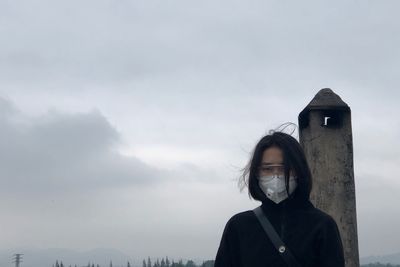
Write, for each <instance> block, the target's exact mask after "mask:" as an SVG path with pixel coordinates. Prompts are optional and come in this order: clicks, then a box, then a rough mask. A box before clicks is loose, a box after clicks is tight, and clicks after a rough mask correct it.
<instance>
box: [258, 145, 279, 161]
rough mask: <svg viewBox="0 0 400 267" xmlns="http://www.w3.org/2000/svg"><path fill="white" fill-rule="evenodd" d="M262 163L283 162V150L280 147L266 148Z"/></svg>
mask: <svg viewBox="0 0 400 267" xmlns="http://www.w3.org/2000/svg"><path fill="white" fill-rule="evenodd" d="M261 164H264V165H267V164H268V165H269V164H283V151H282V150H281V149H280V148H279V147H275V146H273V147H269V148H267V149H266V150H264V152H263V155H262V160H261Z"/></svg>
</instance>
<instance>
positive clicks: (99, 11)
mask: <svg viewBox="0 0 400 267" xmlns="http://www.w3.org/2000/svg"><path fill="white" fill-rule="evenodd" d="M399 8H400V2H398V1H369V0H363V1H349V0H346V1H334V2H332V1H291V2H288V1H280V0H279V1H265V0H263V1H261V0H260V1H252V0H250V1H224V0H222V1H211V0H203V1H183V0H182V1H179V0H171V1H156V0H155V1H142V2H138V1H130V0H118V1H116V0H114V1H111V0H86V1H78V0H69V1H50V0H41V1H32V0H21V1H11V0H0V127H1V128H0V129H1V131H0V159H1V160H0V213H1V220H0V231H1V233H2V237H1V239H2V242H1V243H0V249H6V248H13V247H34V248H55V247H57V248H71V249H76V250H88V249H92V248H97V247H110V248H116V249H119V250H121V251H123V252H125V253H127V254H129V255H132V256H133V257H140V258H143V257H147V256H152V257H163V256H165V255H168V256H171V257H175V258H178V257H183V258H191V257H193V258H194V257H195V258H204V259H212V258H214V257H215V253H216V250H217V248H218V245H219V241H220V238H221V235H222V231H223V227H224V225H225V223H226V221H227V220H228V219H229V218H230V217H231V216H232V215H233V214H235V213H237V212H241V211H244V210H248V209H252V208H254V207H256V206H257V205H259V203H258V202H255V201H251V200H249V198H248V196H247V191H243V192H242V193H241V192H240V191H239V189H238V187H237V183H236V179H237V177H238V176H239V175H240V172H239V170H240V168H242V167H243V166H244V165H245V164H246V162H247V160H248V158H249V153H250V151H251V150H252V149H253V146H254V145H255V143H256V142H257V141H258V139H259V138H260V137H261V136H262V135H264V134H265V133H266V132H267V131H268V130H270V129H273V128H275V127H277V126H279V125H280V124H281V123H284V122H294V123H296V124H297V116H298V114H299V112H300V111H301V110H302V109H303V108H304V107H305V106H306V105H307V104H308V103H309V101H311V99H312V98H313V97H314V95H315V94H316V93H317V92H318V91H319V90H320V89H321V88H325V87H329V88H332V89H333V90H334V91H335V93H337V94H338V95H339V96H340V97H341V98H342V99H343V100H344V101H345V102H346V103H347V104H348V105H349V106H350V107H351V110H352V127H353V141H354V165H355V179H356V194H357V196H356V198H357V215H358V231H359V232H358V234H359V247H360V255H361V256H367V255H372V254H387V253H391V252H399V251H400V237H399V236H398V235H396V234H394V233H395V232H396V230H397V227H398V225H400V212H399V208H398V205H397V204H396V203H399V201H400V194H399V192H400V181H399V179H398V176H399V164H400V156H399V153H398V152H397V151H398V150H399V149H400V146H399V137H400V123H399V117H398V116H399V114H400V107H399V104H398V102H399V99H400V91H399V77H400V75H399V74H400V73H399V70H400V61H399V60H400V51H399V47H400V32H399V31H400V30H399V29H400V18H399V16H398V10H399ZM296 135H297V133H296ZM382 244H384V245H382Z"/></svg>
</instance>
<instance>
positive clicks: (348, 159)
mask: <svg viewBox="0 0 400 267" xmlns="http://www.w3.org/2000/svg"><path fill="white" fill-rule="evenodd" d="M299 137H300V144H301V146H302V147H303V149H304V152H305V154H306V157H307V161H308V163H309V165H310V169H311V173H312V176H313V190H312V192H311V201H312V202H313V204H314V205H315V206H316V207H317V208H319V209H321V210H323V211H325V212H326V213H328V214H330V215H331V216H332V217H333V218H334V219H335V220H336V223H337V224H338V227H339V230H340V234H341V237H342V242H343V247H344V254H345V259H346V267H359V266H360V265H359V255H358V237H357V214H356V195H355V186H354V169H353V140H352V130H351V110H350V107H349V106H348V105H347V104H346V103H345V102H343V101H342V99H341V98H340V97H339V96H338V95H336V94H335V93H334V92H333V91H332V90H331V89H328V88H325V89H322V90H320V91H319V92H318V93H317V94H316V95H315V97H314V98H313V100H311V102H310V103H309V104H308V105H307V106H306V107H305V108H304V109H303V111H302V112H300V114H299Z"/></svg>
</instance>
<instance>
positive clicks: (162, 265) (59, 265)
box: [53, 257, 214, 267]
mask: <svg viewBox="0 0 400 267" xmlns="http://www.w3.org/2000/svg"><path fill="white" fill-rule="evenodd" d="M53 267H66V266H64V264H63V262H62V261H60V262H59V261H58V260H56V263H55V264H53ZM68 267H101V266H100V265H99V264H95V263H90V262H89V263H88V264H87V265H84V266H77V265H76V264H75V265H74V266H72V265H69V266H68ZM109 267H113V263H112V261H111V262H110V265H109ZM126 267H132V265H131V263H130V262H129V261H128V262H127V264H126ZM142 267H214V261H213V260H208V261H204V262H203V263H202V264H201V265H196V264H195V263H194V261H192V260H188V261H187V262H186V263H183V261H182V260H179V261H178V262H175V261H174V260H170V259H168V257H166V258H165V259H164V258H162V259H161V260H159V259H157V260H155V261H154V262H152V261H151V259H150V257H148V258H147V260H143V262H142Z"/></svg>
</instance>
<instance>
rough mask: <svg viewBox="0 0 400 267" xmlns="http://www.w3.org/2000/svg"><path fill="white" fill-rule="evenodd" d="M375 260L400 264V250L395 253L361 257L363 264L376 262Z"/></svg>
mask: <svg viewBox="0 0 400 267" xmlns="http://www.w3.org/2000/svg"><path fill="white" fill-rule="evenodd" d="M374 262H380V263H391V264H399V265H400V252H399V253H394V254H387V255H380V256H369V257H363V258H361V259H360V263H361V264H367V263H374Z"/></svg>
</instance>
